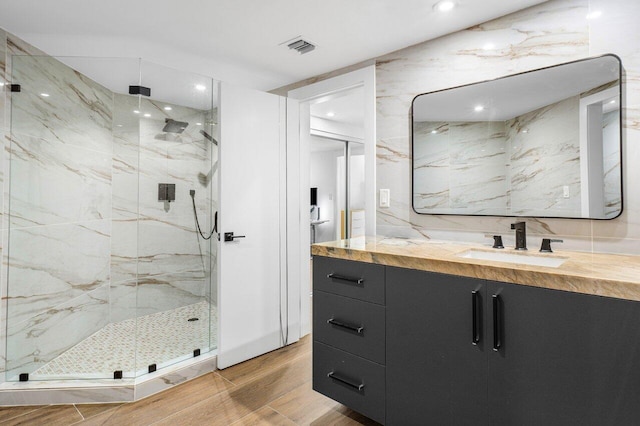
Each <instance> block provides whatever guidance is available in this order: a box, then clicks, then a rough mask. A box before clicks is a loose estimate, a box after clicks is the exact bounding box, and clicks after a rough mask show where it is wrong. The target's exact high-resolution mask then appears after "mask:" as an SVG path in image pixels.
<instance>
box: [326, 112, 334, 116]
mask: <svg viewBox="0 0 640 426" xmlns="http://www.w3.org/2000/svg"><path fill="white" fill-rule="evenodd" d="M335 115H336V113H335V112H328V113H327V117H335Z"/></svg>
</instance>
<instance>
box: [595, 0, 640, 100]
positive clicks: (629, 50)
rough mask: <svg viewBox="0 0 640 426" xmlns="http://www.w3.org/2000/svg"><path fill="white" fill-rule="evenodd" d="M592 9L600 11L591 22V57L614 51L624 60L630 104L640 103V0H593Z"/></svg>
mask: <svg viewBox="0 0 640 426" xmlns="http://www.w3.org/2000/svg"><path fill="white" fill-rule="evenodd" d="M589 10H590V11H599V12H600V15H599V16H598V17H597V18H594V19H590V20H588V22H589V54H590V56H596V55H602V54H606V53H614V54H616V55H618V56H619V57H620V59H621V60H622V65H623V67H624V71H625V79H626V83H627V84H626V88H625V93H624V96H625V97H626V103H627V105H640V46H638V43H634V42H633V40H638V39H640V26H638V24H637V17H638V16H639V15H640V3H638V2H636V1H629V0H590V1H589Z"/></svg>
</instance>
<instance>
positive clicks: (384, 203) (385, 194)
mask: <svg viewBox="0 0 640 426" xmlns="http://www.w3.org/2000/svg"><path fill="white" fill-rule="evenodd" d="M380 207H391V190H389V189H381V190H380Z"/></svg>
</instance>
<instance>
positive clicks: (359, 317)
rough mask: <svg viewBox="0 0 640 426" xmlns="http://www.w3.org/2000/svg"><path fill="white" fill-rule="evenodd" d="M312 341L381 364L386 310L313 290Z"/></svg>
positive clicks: (383, 351)
mask: <svg viewBox="0 0 640 426" xmlns="http://www.w3.org/2000/svg"><path fill="white" fill-rule="evenodd" d="M313 338H314V339H316V340H318V341H320V342H322V343H326V344H328V345H330V346H333V347H335V348H338V349H342V350H344V351H347V352H350V353H352V354H355V355H358V356H361V357H363V358H366V359H369V360H371V361H374V362H377V363H378V364H384V359H385V357H384V355H385V349H384V343H385V308H384V306H380V305H375V304H373V303H369V302H362V301H360V300H356V299H350V298H348V297H343V296H338V295H335V294H331V293H325V292H324V291H316V292H314V293H313Z"/></svg>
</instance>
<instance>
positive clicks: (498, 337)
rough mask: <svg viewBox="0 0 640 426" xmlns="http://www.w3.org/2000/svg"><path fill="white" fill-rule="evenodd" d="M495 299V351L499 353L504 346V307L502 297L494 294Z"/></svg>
mask: <svg viewBox="0 0 640 426" xmlns="http://www.w3.org/2000/svg"><path fill="white" fill-rule="evenodd" d="M492 298H493V350H494V351H496V352H497V351H498V350H499V349H500V347H501V346H502V306H501V303H500V302H501V301H500V295H498V294H494V295H493V296H492Z"/></svg>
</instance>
